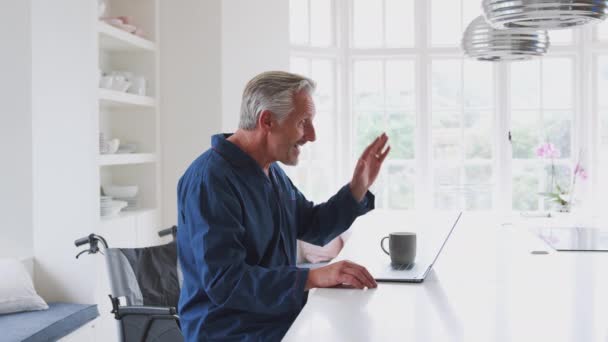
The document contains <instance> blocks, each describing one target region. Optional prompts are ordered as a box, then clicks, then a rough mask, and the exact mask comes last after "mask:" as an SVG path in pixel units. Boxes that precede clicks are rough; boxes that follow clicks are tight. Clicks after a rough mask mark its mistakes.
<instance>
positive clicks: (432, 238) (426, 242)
mask: <svg viewBox="0 0 608 342" xmlns="http://www.w3.org/2000/svg"><path fill="white" fill-rule="evenodd" d="M461 216H462V212H459V213H458V215H457V216H456V219H455V220H454V221H453V223H452V225H451V226H450V225H449V223H447V225H446V226H437V227H432V228H434V229H433V230H434V231H433V232H427V234H425V236H423V239H418V244H419V245H418V246H417V247H416V249H417V250H420V249H422V250H423V252H424V253H423V255H420V256H419V255H416V261H415V262H414V264H412V265H407V266H406V265H402V266H399V267H394V266H393V265H391V261H390V258H389V257H388V256H387V255H384V257H382V258H376V259H375V260H374V264H372V265H365V266H366V267H367V269H368V270H369V271H370V273H371V274H372V275H373V276H374V278H375V279H376V281H378V282H396V283H422V282H423V281H424V279H425V278H426V276H427V275H428V274H429V273H430V272H431V269H432V268H433V265H434V264H435V262H436V261H437V258H438V257H439V254H441V251H442V250H443V247H444V246H445V244H446V242H447V241H448V239H449V238H450V235H452V232H453V231H454V228H456V225H457V224H458V221H459V220H460V217H461ZM449 222H450V223H451V222H452V221H449ZM444 225H445V223H444ZM421 243H422V244H423V246H420V244H421ZM421 247H422V248H421Z"/></svg>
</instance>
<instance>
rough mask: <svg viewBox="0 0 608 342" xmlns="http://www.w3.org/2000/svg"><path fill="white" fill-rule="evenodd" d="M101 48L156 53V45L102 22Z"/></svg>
mask: <svg viewBox="0 0 608 342" xmlns="http://www.w3.org/2000/svg"><path fill="white" fill-rule="evenodd" d="M97 31H98V32H99V47H100V49H102V50H105V51H152V52H154V51H156V44H155V43H154V42H152V41H150V40H147V39H144V38H141V37H138V36H136V35H133V34H131V33H129V32H126V31H123V30H121V29H118V28H116V27H114V26H112V25H110V24H107V23H105V22H102V21H100V22H99V23H98V24H97Z"/></svg>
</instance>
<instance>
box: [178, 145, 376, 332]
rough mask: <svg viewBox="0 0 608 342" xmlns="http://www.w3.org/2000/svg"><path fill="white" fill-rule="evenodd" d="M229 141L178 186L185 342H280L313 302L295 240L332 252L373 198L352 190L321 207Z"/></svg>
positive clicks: (208, 154) (202, 159)
mask: <svg viewBox="0 0 608 342" xmlns="http://www.w3.org/2000/svg"><path fill="white" fill-rule="evenodd" d="M227 136H228V135H226V136H225V135H221V134H218V135H215V136H213V138H212V140H211V144H212V148H211V149H209V150H208V151H206V152H205V153H203V154H202V155H201V156H200V157H198V158H197V159H196V160H195V161H194V162H193V163H192V165H190V167H189V168H188V169H187V170H186V172H185V173H184V175H183V176H182V178H181V179H180V181H179V185H178V216H179V217H178V221H179V224H178V225H179V228H178V234H177V235H178V236H177V244H178V257H179V261H180V264H181V268H182V272H183V276H184V279H183V284H182V290H181V295H180V299H179V306H178V311H179V316H180V322H181V328H182V331H183V333H184V336H185V338H186V341H206V340H210V339H220V338H221V339H229V340H265V341H274V340H280V339H281V338H282V337H283V336H284V334H285V333H286V332H287V329H288V328H289V326H290V325H291V324H292V323H293V321H294V319H295V318H296V316H297V315H298V313H299V312H300V310H301V309H302V307H303V305H304V303H305V300H306V295H307V293H306V292H305V291H304V286H305V284H306V280H307V278H308V270H307V269H300V268H298V267H296V266H295V262H296V239H302V240H304V241H307V242H310V243H312V244H316V245H325V244H326V243H328V242H329V241H331V240H332V239H333V238H335V237H336V236H338V235H339V234H340V233H342V232H343V231H345V230H346V229H348V227H350V225H351V224H352V223H353V221H354V220H355V219H356V218H357V216H359V215H362V214H365V213H366V212H368V211H370V210H371V209H373V207H374V196H373V195H372V194H371V193H369V192H368V193H367V194H366V195H365V198H364V200H363V201H362V202H361V203H358V202H357V201H356V200H355V198H354V197H353V196H352V193H351V191H350V188H349V186H348V185H346V186H344V187H342V189H340V191H338V193H337V194H336V195H334V196H333V197H332V198H330V199H329V201H327V202H325V203H323V204H319V205H314V204H313V203H312V202H310V201H308V200H306V198H305V197H304V196H303V195H302V194H301V193H300V191H298V189H297V188H296V187H295V186H294V185H293V184H292V183H291V181H290V180H289V178H288V177H287V175H285V173H284V172H283V170H282V169H281V168H280V167H279V165H278V164H276V163H273V164H271V166H270V169H269V174H268V176H267V175H266V174H265V173H264V171H263V170H262V168H261V167H260V166H259V165H258V164H257V162H256V161H255V160H254V159H253V158H251V157H250V156H249V155H248V154H246V153H245V152H243V151H242V150H241V149H239V148H238V147H237V146H236V145H234V144H233V143H231V142H229V141H228V140H226V137H227Z"/></svg>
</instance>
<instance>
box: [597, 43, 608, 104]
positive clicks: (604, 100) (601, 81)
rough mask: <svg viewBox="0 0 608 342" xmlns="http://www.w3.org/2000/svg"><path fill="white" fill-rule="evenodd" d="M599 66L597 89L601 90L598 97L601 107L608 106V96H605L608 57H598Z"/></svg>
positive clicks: (607, 80)
mask: <svg viewBox="0 0 608 342" xmlns="http://www.w3.org/2000/svg"><path fill="white" fill-rule="evenodd" d="M607 39H608V37H607ZM597 64H598V70H597V88H598V90H600V93H599V94H598V97H597V98H598V100H599V101H598V102H599V103H598V104H599V105H600V106H608V96H605V95H606V93H605V92H606V89H608V56H600V57H598V61H597Z"/></svg>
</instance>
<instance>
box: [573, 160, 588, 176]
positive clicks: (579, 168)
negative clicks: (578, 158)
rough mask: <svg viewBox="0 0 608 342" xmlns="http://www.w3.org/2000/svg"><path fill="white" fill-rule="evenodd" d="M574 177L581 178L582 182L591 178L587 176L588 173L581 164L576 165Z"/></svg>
mask: <svg viewBox="0 0 608 342" xmlns="http://www.w3.org/2000/svg"><path fill="white" fill-rule="evenodd" d="M574 176H575V177H576V176H579V177H581V179H582V180H585V179H587V178H588V177H589V176H588V175H587V171H586V170H585V169H584V168H583V167H582V166H581V165H580V164H576V167H575V168H574Z"/></svg>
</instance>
